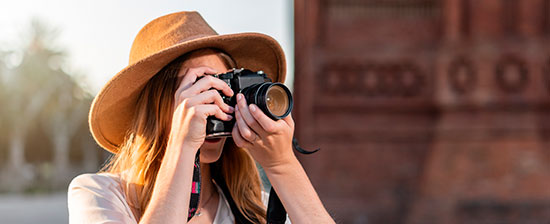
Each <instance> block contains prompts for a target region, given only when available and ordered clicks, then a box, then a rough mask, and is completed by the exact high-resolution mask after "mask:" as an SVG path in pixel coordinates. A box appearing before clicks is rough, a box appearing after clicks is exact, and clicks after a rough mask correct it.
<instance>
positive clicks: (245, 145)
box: [231, 123, 252, 148]
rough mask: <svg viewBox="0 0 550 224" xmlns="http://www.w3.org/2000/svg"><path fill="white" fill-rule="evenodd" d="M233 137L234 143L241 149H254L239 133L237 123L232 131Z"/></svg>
mask: <svg viewBox="0 0 550 224" xmlns="http://www.w3.org/2000/svg"><path fill="white" fill-rule="evenodd" d="M231 137H233V142H235V145H237V146H239V147H241V148H252V147H250V146H251V144H250V142H248V141H246V140H245V139H244V138H243V137H242V136H241V133H240V132H239V127H238V124H237V123H235V125H234V126H233V130H232V131H231Z"/></svg>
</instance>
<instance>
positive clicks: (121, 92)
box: [89, 33, 286, 153]
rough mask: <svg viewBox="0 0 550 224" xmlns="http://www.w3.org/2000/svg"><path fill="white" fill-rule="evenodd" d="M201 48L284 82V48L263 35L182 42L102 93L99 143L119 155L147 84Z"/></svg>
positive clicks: (95, 118) (94, 110) (92, 117)
mask: <svg viewBox="0 0 550 224" xmlns="http://www.w3.org/2000/svg"><path fill="white" fill-rule="evenodd" d="M201 48H217V49H220V50H222V51H224V52H225V53H227V54H229V55H230V56H231V57H232V58H233V59H234V60H235V62H236V63H237V66H238V67H243V68H248V69H251V70H254V71H257V70H262V71H264V72H265V73H266V74H267V75H268V76H269V77H270V78H271V79H272V80H273V81H277V82H284V80H285V75H286V63H285V57H284V53H283V50H282V49H281V46H280V45H279V44H278V43H277V41H276V40H274V39H273V38H271V37H269V36H267V35H264V34H260V33H239V34H226V35H213V36H206V37H201V38H197V39H193V40H191V41H187V42H183V43H180V44H177V45H174V46H172V47H170V48H166V49H164V50H162V51H159V52H157V53H155V54H152V55H150V56H148V57H146V58H144V59H142V60H140V61H138V62H136V63H134V64H131V65H129V66H127V67H126V68H124V69H123V70H122V71H120V72H119V73H118V74H116V75H115V76H114V77H113V78H112V79H111V80H109V81H108V82H107V84H106V85H105V86H104V87H103V88H102V89H101V90H100V91H99V93H98V94H97V96H96V97H95V99H94V101H93V103H92V107H91V109H90V114H89V124H90V131H91V133H92V135H93V137H94V138H95V140H96V142H97V143H98V144H99V145H100V146H101V147H103V148H105V149H106V150H108V151H110V152H112V153H117V152H118V149H119V147H120V145H121V144H122V143H123V141H124V138H125V135H126V134H127V132H128V130H129V128H130V125H131V122H132V120H133V118H134V113H135V110H136V109H135V106H136V103H137V100H138V96H139V93H140V91H141V90H142V89H143V87H144V86H145V84H146V83H147V82H148V81H149V80H150V79H151V78H152V77H153V76H154V75H155V74H157V73H158V72H159V71H160V70H161V69H162V68H163V67H164V66H166V65H167V64H168V63H170V62H171V61H173V60H174V59H176V58H178V57H179V56H181V55H183V54H185V53H188V52H191V51H193V50H197V49H201Z"/></svg>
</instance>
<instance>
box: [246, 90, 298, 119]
mask: <svg viewBox="0 0 550 224" xmlns="http://www.w3.org/2000/svg"><path fill="white" fill-rule="evenodd" d="M242 93H243V95H244V96H245V98H246V102H247V103H249V104H250V103H253V104H256V105H257V106H258V107H259V108H260V109H261V110H262V111H263V112H264V113H265V114H266V115H267V116H269V117H270V118H271V119H273V120H279V119H281V118H284V117H286V116H288V115H289V114H290V112H291V111H292V106H293V103H294V102H293V100H292V94H291V93H290V90H289V89H288V88H287V87H286V86H285V85H283V84H282V83H272V82H264V83H258V84H255V85H252V86H249V87H247V88H245V89H243V91H242Z"/></svg>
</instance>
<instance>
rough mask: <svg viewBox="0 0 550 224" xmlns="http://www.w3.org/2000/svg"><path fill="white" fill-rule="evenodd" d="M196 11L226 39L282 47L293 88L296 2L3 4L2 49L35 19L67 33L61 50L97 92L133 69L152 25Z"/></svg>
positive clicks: (55, 0)
mask: <svg viewBox="0 0 550 224" xmlns="http://www.w3.org/2000/svg"><path fill="white" fill-rule="evenodd" d="M187 10H195V11H198V12H200V13H201V14H202V16H203V17H204V18H205V19H206V21H208V23H209V24H210V25H211V26H212V27H213V28H214V29H215V30H216V31H217V32H218V33H220V34H227V33H237V32H260V33H265V34H268V35H270V36H272V37H274V38H275V39H276V40H277V41H279V43H280V44H281V45H282V47H283V49H284V51H285V53H286V57H287V63H288V75H287V81H286V84H287V85H289V86H291V85H292V83H293V77H294V76H293V70H294V65H293V63H294V46H293V42H294V39H293V35H294V33H293V29H294V28H293V1H292V0H231V1H228V0H179V1H177V0H158V1H150V0H149V1H145V0H133V1H130V0H78V1H75V0H43V1H40V0H33V1H31V0H0V44H2V46H0V49H2V48H3V49H9V47H10V46H9V45H6V43H15V42H17V41H18V36H19V35H21V33H23V32H24V31H25V30H26V29H28V27H29V24H30V21H31V19H32V18H38V19H40V20H42V21H44V22H46V23H47V24H49V25H50V26H54V27H56V28H59V29H61V34H60V37H59V40H58V45H60V46H62V47H63V48H64V49H66V50H67V52H68V53H69V63H70V64H71V65H72V68H71V69H72V70H73V71H77V72H78V73H82V74H84V75H86V76H85V77H86V85H87V86H89V88H90V90H91V91H92V92H93V93H97V92H98V91H99V89H100V88H101V87H102V86H103V85H104V84H105V83H106V82H107V81H108V80H109V79H110V78H111V77H112V76H113V75H115V74H116V73H117V72H118V71H120V70H122V69H123V68H124V67H126V66H127V65H128V55H129V53H130V47H131V45H132V42H133V40H134V37H135V35H136V34H137V33H138V31H139V30H140V29H141V27H143V26H144V25H145V24H147V23H148V22H149V21H151V20H153V19H155V18H157V17H159V16H162V15H165V14H169V13H172V12H177V11H187Z"/></svg>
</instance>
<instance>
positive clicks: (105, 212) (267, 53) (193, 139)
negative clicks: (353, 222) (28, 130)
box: [68, 12, 333, 223]
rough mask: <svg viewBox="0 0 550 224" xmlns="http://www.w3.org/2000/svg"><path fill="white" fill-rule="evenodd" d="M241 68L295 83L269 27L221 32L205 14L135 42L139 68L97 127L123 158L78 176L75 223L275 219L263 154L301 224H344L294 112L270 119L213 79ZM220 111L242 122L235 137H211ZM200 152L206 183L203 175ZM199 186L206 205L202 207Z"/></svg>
mask: <svg viewBox="0 0 550 224" xmlns="http://www.w3.org/2000/svg"><path fill="white" fill-rule="evenodd" d="M235 67H239V68H240V67H243V68H249V69H252V70H263V71H265V72H266V74H268V75H269V76H270V77H271V78H272V79H273V80H274V81H279V82H282V81H284V75H285V62H284V55H283V52H282V50H281V48H280V46H279V45H278V44H277V43H276V41H275V40H273V39H272V38H270V37H268V36H266V35H263V34H257V33H241V34H230V35H217V34H216V32H215V31H214V30H212V28H210V27H209V26H208V24H207V23H206V22H205V21H204V20H203V19H202V17H201V16H200V15H199V14H198V13H196V12H180V13H174V14H170V15H166V16H163V17H160V18H158V19H155V20H154V21H152V22H150V23H149V24H147V25H146V26H145V27H144V28H143V29H142V30H141V31H140V32H139V34H138V35H137V37H136V39H135V41H134V44H133V45H132V50H131V53H130V64H129V66H128V67H126V68H125V69H123V70H122V71H121V72H119V73H118V74H117V75H116V76H115V77H113V78H112V79H111V80H110V81H109V82H108V83H107V84H106V85H105V87H104V88H103V89H102V90H101V91H100V93H99V94H98V95H97V96H96V98H95V99H94V102H93V105H92V108H91V110H90V119H89V121H90V130H91V132H92V134H93V136H94V138H95V139H96V141H97V142H98V144H99V145H101V146H102V147H104V148H105V149H107V150H109V151H110V152H113V153H114V156H113V157H112V159H111V160H110V162H109V164H108V165H107V166H106V167H105V168H104V169H103V172H100V173H97V174H83V175H80V176H78V177H76V178H75V179H74V180H73V181H72V182H71V184H70V186H69V193H68V195H69V199H68V201H69V216H70V222H71V223H138V222H139V223H185V222H189V223H235V222H237V220H236V219H235V215H236V214H233V213H235V212H237V213H239V214H238V215H241V216H243V217H244V218H245V219H246V220H247V221H248V222H252V223H265V222H266V202H267V196H266V193H265V192H262V187H261V186H262V185H261V181H260V177H259V174H258V171H257V169H256V166H255V162H254V161H256V162H257V163H259V164H260V165H261V166H262V167H263V169H264V171H265V173H266V175H267V177H268V178H269V180H270V182H271V184H272V186H273V187H274V189H275V190H276V191H277V194H278V196H279V198H280V199H281V202H282V203H283V205H284V207H285V209H286V211H287V212H288V215H289V218H290V220H291V221H292V222H293V223H333V220H332V219H331V217H330V216H329V215H328V213H327V212H326V210H325V208H324V207H323V205H322V203H321V201H320V200H319V197H318V196H317V194H316V192H315V190H314V188H313V187H312V185H311V183H310V181H309V179H308V177H307V175H306V173H305V172H304V170H303V168H302V166H301V165H300V163H299V162H298V160H297V159H296V157H295V156H294V153H293V152H292V143H291V142H292V136H293V132H294V121H293V120H292V117H291V116H287V117H285V118H284V119H281V120H277V121H275V120H273V119H271V118H269V117H268V116H267V115H265V114H264V113H263V112H262V111H261V110H260V109H259V108H258V107H257V106H256V105H254V104H248V103H247V102H246V100H245V99H244V97H243V96H242V94H240V93H234V92H233V91H232V90H231V88H230V87H229V86H228V85H227V84H226V83H225V82H223V81H222V80H221V79H217V78H214V77H213V76H211V75H213V74H219V73H224V72H227V71H229V70H230V69H231V68H235ZM201 77H202V78H201ZM220 92H221V93H222V94H224V95H226V96H236V98H237V105H236V106H235V107H231V106H229V105H227V104H225V103H224V102H223V100H222V96H221V94H220ZM235 94H236V95H235ZM209 116H214V117H216V118H218V119H220V120H225V121H228V120H231V119H235V120H236V124H235V126H234V127H233V130H232V133H231V138H220V139H217V140H205V138H206V131H205V130H206V121H207V117H209ZM198 152H200V153H199V155H200V156H199V161H200V178H201V181H200V185H198V184H197V183H198V182H197V181H196V180H193V178H194V177H196V176H197V175H196V170H197V169H194V168H195V167H199V166H197V164H196V160H195V158H196V155H197V153H198ZM214 175H218V176H221V177H223V179H222V180H224V181H225V183H216V181H214V180H213V176H214ZM220 185H223V186H227V189H228V192H226V193H225V194H224V191H223V190H222V189H220ZM199 189H200V190H199ZM197 192H200V196H198V195H197V197H200V199H199V200H198V207H197V208H190V201H191V200H192V195H193V193H197ZM227 194H229V195H227ZM228 199H230V200H229V201H233V204H234V205H235V206H236V208H237V210H232V209H231V205H230V203H228Z"/></svg>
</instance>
